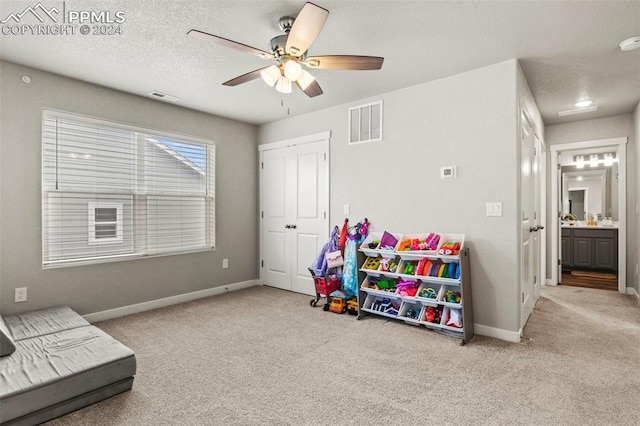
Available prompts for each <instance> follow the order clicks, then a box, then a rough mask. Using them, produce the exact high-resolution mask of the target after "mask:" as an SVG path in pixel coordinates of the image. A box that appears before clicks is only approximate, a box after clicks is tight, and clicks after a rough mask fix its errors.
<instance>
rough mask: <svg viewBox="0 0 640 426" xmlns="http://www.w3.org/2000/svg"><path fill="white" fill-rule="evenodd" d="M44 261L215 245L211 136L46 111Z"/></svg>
mask: <svg viewBox="0 0 640 426" xmlns="http://www.w3.org/2000/svg"><path fill="white" fill-rule="evenodd" d="M42 144H43V149H42V153H43V173H42V222H43V226H42V229H43V263H44V265H57V264H69V263H86V262H99V261H109V260H114V259H119V258H122V257H135V256H146V255H154V254H169V253H183V252H188V251H193V250H202V249H208V248H213V247H214V242H215V214H214V212H215V197H214V188H215V177H214V167H215V149H214V148H215V147H214V145H213V144H212V143H211V142H208V141H198V140H195V139H193V140H192V139H191V138H185V137H183V136H176V135H170V134H164V133H162V134H161V133H158V132H153V131H149V130H147V129H140V128H135V127H130V126H125V125H120V124H117V123H112V122H106V121H101V120H95V119H88V118H85V117H79V116H72V115H69V114H64V113H58V112H51V111H45V112H44V114H43V120H42Z"/></svg>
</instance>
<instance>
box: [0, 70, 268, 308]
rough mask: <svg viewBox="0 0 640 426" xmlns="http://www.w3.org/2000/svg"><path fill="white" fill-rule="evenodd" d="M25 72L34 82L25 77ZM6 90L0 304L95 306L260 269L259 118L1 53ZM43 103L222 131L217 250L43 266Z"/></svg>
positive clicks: (210, 135)
mask: <svg viewBox="0 0 640 426" xmlns="http://www.w3.org/2000/svg"><path fill="white" fill-rule="evenodd" d="M25 74H26V75H29V76H30V77H31V79H32V82H31V84H24V83H22V81H21V76H22V75H25ZM0 96H1V99H0V109H1V110H0V138H1V140H0V150H1V151H0V154H1V156H0V262H1V263H0V299H1V300H0V311H1V312H2V313H11V312H18V311H24V310H29V309H35V308H40V307H45V306H51V305H54V304H66V305H69V306H71V307H72V308H74V309H76V310H77V311H78V312H80V313H81V314H88V313H94V312H100V311H103V310H107V309H112V308H117V307H122V306H127V305H132V304H136V303H141V302H145V301H150V300H155V299H160V298H164V297H169V296H174V295H178V294H184V293H189V292H193V291H198V290H203V289H208V288H212V287H218V286H222V285H226V284H231V283H236V282H242V281H246V280H254V279H257V277H258V270H257V264H258V254H257V246H258V245H257V244H256V239H257V235H258V226H257V225H258V223H257V219H256V218H257V211H258V207H257V194H258V177H257V150H256V135H257V129H256V127H255V126H253V125H249V124H245V123H240V122H237V121H233V120H229V119H225V118H221V117H216V116H212V115H209V114H205V113H201V112H196V111H192V110H188V109H185V108H179V107H177V106H174V105H170V104H165V103H162V102H159V101H153V100H151V99H146V98H142V97H138V96H134V95H129V94H126V93H122V92H118V91H115V90H111V89H107V88H104V87H100V86H96V85H92V84H87V83H83V82H80V81H77V80H73V79H69V78H66V77H61V76H58V75H54V74H50V73H45V72H41V71H37V70H34V69H30V68H26V67H22V66H18V65H15V64H11V63H7V62H0ZM43 108H49V109H57V110H62V111H67V112H71V113H77V114H82V115H87V116H92V117H97V118H102V119H106V120H113V121H116V122H120V123H125V124H131V125H134V126H140V127H146V128H150V129H154V130H161V131H167V132H176V133H181V134H185V135H192V136H195V137H200V138H205V139H212V140H213V141H215V143H216V242H217V248H216V250H215V251H207V252H200V253H194V254H185V255H174V256H163V257H154V258H145V259H138V260H128V261H122V262H113V263H107V264H99V265H90V266H74V267H65V268H56V269H47V270H43V268H42V256H41V250H42V248H41V240H42V236H41V189H40V188H41V145H42V130H41V121H42V109H43ZM238 165H242V166H243V167H238ZM223 258H228V259H229V269H224V270H223V269H222V268H221V266H222V259H223ZM22 286H26V287H27V288H28V301H27V302H26V303H19V304H15V303H14V302H13V292H14V288H15V287H22Z"/></svg>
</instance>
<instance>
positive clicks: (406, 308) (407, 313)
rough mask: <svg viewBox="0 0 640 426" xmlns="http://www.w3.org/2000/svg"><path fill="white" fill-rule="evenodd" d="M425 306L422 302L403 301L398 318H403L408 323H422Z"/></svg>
mask: <svg viewBox="0 0 640 426" xmlns="http://www.w3.org/2000/svg"><path fill="white" fill-rule="evenodd" d="M423 308H424V307H423V306H422V305H421V304H420V303H415V302H407V301H403V302H402V305H401V306H400V311H399V312H398V318H402V319H403V320H404V322H406V323H407V324H414V325H420V317H421V315H422V310H423Z"/></svg>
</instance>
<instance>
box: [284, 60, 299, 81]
mask: <svg viewBox="0 0 640 426" xmlns="http://www.w3.org/2000/svg"><path fill="white" fill-rule="evenodd" d="M301 74H302V67H301V66H300V64H299V63H298V62H297V61H294V60H291V59H290V60H288V61H287V62H285V63H284V76H285V77H287V78H288V79H289V80H291V81H296V80H297V79H298V78H300V75H301Z"/></svg>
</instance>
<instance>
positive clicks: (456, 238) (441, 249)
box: [436, 234, 464, 262]
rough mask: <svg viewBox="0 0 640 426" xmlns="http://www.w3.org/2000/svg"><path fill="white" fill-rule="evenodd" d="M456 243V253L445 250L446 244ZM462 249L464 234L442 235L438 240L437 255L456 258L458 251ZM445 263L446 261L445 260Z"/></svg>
mask: <svg viewBox="0 0 640 426" xmlns="http://www.w3.org/2000/svg"><path fill="white" fill-rule="evenodd" d="M454 242H455V243H458V244H459V247H458V248H457V250H456V251H453V252H450V251H449V250H448V248H447V243H454ZM463 248H464V234H442V237H441V238H440V244H438V250H437V252H436V253H437V255H438V256H441V257H444V258H447V257H453V256H455V257H456V258H457V257H458V254H459V253H460V251H461V250H462V249H463ZM445 262H446V260H445Z"/></svg>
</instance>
